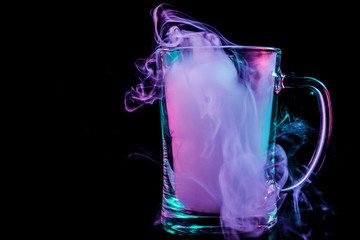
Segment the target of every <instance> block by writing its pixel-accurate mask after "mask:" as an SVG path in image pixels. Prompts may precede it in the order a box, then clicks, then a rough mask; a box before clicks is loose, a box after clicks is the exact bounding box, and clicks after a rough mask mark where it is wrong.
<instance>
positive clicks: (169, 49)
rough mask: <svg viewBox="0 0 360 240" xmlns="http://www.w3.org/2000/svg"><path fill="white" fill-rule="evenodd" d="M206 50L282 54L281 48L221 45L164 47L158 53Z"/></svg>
mask: <svg viewBox="0 0 360 240" xmlns="http://www.w3.org/2000/svg"><path fill="white" fill-rule="evenodd" d="M206 48H235V49H239V50H246V51H265V52H275V53H278V54H281V49H280V48H275V47H264V46H242V45H220V46H192V47H162V48H159V49H158V51H177V50H182V49H206Z"/></svg>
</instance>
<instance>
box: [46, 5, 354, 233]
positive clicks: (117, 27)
mask: <svg viewBox="0 0 360 240" xmlns="http://www.w3.org/2000/svg"><path fill="white" fill-rule="evenodd" d="M168 2H169V3H172V4H173V5H174V6H175V7H176V9H178V10H180V11H183V12H185V13H187V14H188V15H190V16H192V17H194V18H195V19H196V20H198V21H201V22H204V23H208V24H209V25H211V26H213V27H215V28H216V29H218V30H219V31H220V32H221V33H222V34H223V35H224V36H225V37H226V38H227V39H229V40H230V41H232V42H234V43H237V44H240V45H254V46H270V47H277V48H280V49H282V52H283V54H282V64H281V66H282V71H283V72H284V73H285V74H290V73H295V74H298V75H302V76H311V77H315V78H317V79H320V80H321V81H322V82H323V83H324V84H325V85H326V86H327V87H328V89H329V91H330V95H331V98H332V104H333V114H334V128H333V137H332V141H331V145H330V148H329V151H328V157H327V160H326V162H325V165H324V167H323V169H322V170H321V171H320V173H319V175H318V177H317V178H316V180H314V181H315V183H316V184H317V186H318V188H319V189H320V190H321V191H322V192H323V198H324V199H325V201H327V202H328V204H329V206H330V207H331V209H332V210H331V211H332V214H327V216H326V219H322V218H321V220H319V221H317V222H321V224H319V223H317V224H315V225H314V232H315V235H316V237H314V238H313V239H340V238H341V237H340V236H342V234H344V233H345V231H344V230H347V231H348V230H350V231H351V229H352V228H351V227H348V226H346V227H343V224H341V223H343V222H345V221H346V220H347V216H348V215H347V214H348V213H349V211H350V212H351V210H350V208H348V206H349V205H350V206H351V204H352V203H355V200H353V199H355V198H356V197H355V195H354V196H353V195H351V194H354V192H352V191H350V187H347V186H348V184H349V183H350V182H351V179H350V177H351V175H350V174H349V169H348V168H347V167H346V166H348V165H347V164H350V163H353V164H354V163H355V160H356V159H355V157H354V155H355V152H354V151H355V148H354V145H355V143H354V142H355V141H356V138H355V137H354V136H352V134H351V133H353V132H354V130H353V126H354V124H355V122H356V120H355V119H356V118H355V117H353V118H349V117H348V116H349V115H350V114H354V113H353V112H352V111H353V110H354V107H353V105H352V103H355V97H354V95H353V93H355V90H354V89H351V88H350V89H347V90H346V91H345V88H346V80H345V79H343V78H342V77H343V76H342V74H341V73H339V72H338V71H337V70H338V69H337V68H338V62H339V61H340V60H339V58H338V57H337V54H339V51H340V50H339V49H338V48H336V47H334V46H336V44H337V40H336V39H337V38H336V36H338V35H340V32H339V31H338V29H336V28H335V25H336V22H337V21H338V15H333V14H329V13H328V9H327V6H323V5H318V4H315V2H314V3H313V4H306V3H300V2H291V3H289V4H287V5H283V4H282V5H280V4H278V5H277V4H273V3H272V4H265V5H264V4H263V3H261V4H260V3H254V4H249V3H247V4H245V3H241V2H239V3H238V2H237V3H236V4H234V3H231V2H228V1H220V2H218V1H196V4H194V2H195V1H192V2H190V3H189V2H186V1H168ZM159 3H161V2H160V1H143V2H133V3H126V4H120V3H117V4H109V5H107V4H102V5H101V6H100V5H98V4H97V3H94V4H90V3H87V4H84V5H76V6H75V5H59V6H54V7H53V8H52V9H51V10H50V11H48V15H49V17H51V18H52V19H54V20H55V21H54V22H53V23H52V24H51V27H50V28H51V36H50V37H51V38H53V39H54V40H56V44H54V46H51V47H50V48H49V51H50V53H51V54H53V55H55V56H59V58H60V59H61V61H59V63H58V64H57V66H56V70H54V73H53V79H54V80H55V84H56V87H55V90H54V96H55V97H56V102H57V105H56V108H55V109H56V113H55V114H56V124H54V125H53V126H51V127H50V131H52V132H53V135H54V136H57V137H56V141H55V142H54V144H53V145H55V149H54V150H53V151H52V152H51V155H50V158H51V159H54V162H55V164H54V165H53V166H52V167H53V170H52V171H50V174H51V173H52V172H53V173H54V174H55V173H59V172H60V174H58V177H56V181H55V187H54V189H55V190H56V191H54V192H53V199H54V200H55V202H56V204H54V206H53V210H51V213H50V214H51V215H53V216H54V217H55V218H56V219H57V221H58V222H55V223H54V224H51V225H53V226H54V227H55V228H54V230H53V231H52V233H51V234H52V235H63V236H76V237H89V236H95V237H99V238H109V237H110V238H113V239H119V238H120V239H122V238H130V239H144V238H145V237H148V238H151V239H153V238H154V239H155V238H156V239H172V238H175V239H177V238H176V237H172V236H170V235H168V234H166V233H164V232H162V230H161V229H160V228H159V227H158V226H156V222H157V220H158V214H159V209H160V206H161V193H162V166H161V159H162V152H161V151H162V145H161V129H160V118H159V110H158V104H157V102H155V103H154V105H147V106H144V107H142V108H140V109H139V110H137V111H135V112H132V113H128V112H126V111H125V109H124V103H123V101H124V94H125V92H126V91H127V90H129V89H130V87H131V86H135V85H136V84H137V81H138V80H137V78H136V69H135V67H134V62H135V60H136V59H138V58H143V57H147V56H148V55H149V54H150V53H151V47H152V42H153V24H152V19H151V16H150V14H149V11H150V9H152V8H154V7H156V6H157V5H158V4H159ZM201 3H202V4H201ZM52 14H54V15H53V16H52ZM339 15H341V14H340V13H339ZM289 91H290V90H289ZM284 94H285V93H284ZM288 94H289V93H288ZM290 95H291V94H290ZM284 96H285V95H284ZM298 102H299V101H298ZM298 102H297V103H298ZM290 105H291V104H290ZM293 105H294V106H293V107H294V111H295V112H296V111H297V112H298V113H299V114H300V113H304V112H309V111H311V113H310V114H309V113H304V118H306V117H310V118H314V119H315V120H314V119H309V121H310V122H311V121H313V122H316V116H317V113H316V111H317V110H316V109H317V108H316V101H315V100H314V99H313V98H310V100H304V103H303V106H302V107H300V108H301V109H296V106H295V105H297V104H294V103H293ZM314 106H315V108H314ZM354 140H355V141H354ZM310 148H311V147H310ZM345 163H346V164H345ZM353 166H355V165H353ZM154 223H155V226H154ZM326 234H328V235H329V234H330V235H329V236H327V237H326V238H325V235H326ZM278 235H279V236H278V239H287V238H286V237H285V236H281V233H280V234H278Z"/></svg>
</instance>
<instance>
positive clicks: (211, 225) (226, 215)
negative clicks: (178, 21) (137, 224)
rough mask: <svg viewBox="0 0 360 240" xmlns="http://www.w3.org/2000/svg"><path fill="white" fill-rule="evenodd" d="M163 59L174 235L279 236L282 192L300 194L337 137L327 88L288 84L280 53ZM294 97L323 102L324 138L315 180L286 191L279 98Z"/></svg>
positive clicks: (237, 51)
mask: <svg viewBox="0 0 360 240" xmlns="http://www.w3.org/2000/svg"><path fill="white" fill-rule="evenodd" d="M156 54H157V67H158V72H159V74H161V79H162V83H161V88H160V89H161V96H162V98H161V101H160V113H161V126H162V138H163V199H162V209H161V223H162V225H163V227H164V229H165V230H166V231H168V232H170V233H176V234H180V235H199V234H223V233H224V232H225V233H226V232H227V231H233V230H234V229H235V230H236V232H237V233H240V234H241V233H244V234H246V233H254V232H255V233H256V232H260V233H261V232H263V231H267V230H269V229H271V228H272V227H273V226H274V225H275V224H276V222H277V211H278V204H277V202H278V200H279V194H280V192H281V191H282V192H284V191H290V190H292V189H294V188H297V187H300V186H301V185H302V184H303V183H304V182H305V181H306V180H307V179H308V178H309V176H310V175H311V173H312V172H313V170H314V169H315V167H316V166H317V164H318V163H319V162H320V161H321V160H322V159H323V158H324V157H325V149H326V147H327V144H328V140H329V137H330V135H331V129H332V113H331V102H330V96H329V93H328V91H327V89H326V87H325V86H324V85H323V84H322V83H321V82H319V81H318V80H316V79H314V78H309V77H305V78H303V77H286V76H284V75H283V74H282V73H281V70H280V59H281V50H280V49H277V48H270V47H250V46H216V47H214V46H211V47H179V48H162V49H159V50H158V51H157V53H156ZM287 88H308V89H311V90H312V91H313V92H314V93H315V95H316V96H317V100H318V105H319V110H320V130H319V136H318V142H317V147H316V149H315V151H314V154H313V156H312V158H311V160H310V162H309V165H308V169H307V172H305V173H304V174H303V176H302V177H300V178H299V179H298V180H297V181H296V182H295V183H293V185H292V186H287V187H284V184H285V182H286V179H287V176H282V178H281V181H282V182H280V180H279V179H278V178H277V177H276V174H279V173H276V171H278V168H276V167H275V165H276V164H277V163H276V162H275V158H276V155H277V154H278V151H280V150H279V149H278V148H277V145H276V144H275V137H276V114H277V105H278V94H279V93H280V92H281V91H282V89H287ZM285 167H286V168H287V166H285ZM280 174H281V173H280Z"/></svg>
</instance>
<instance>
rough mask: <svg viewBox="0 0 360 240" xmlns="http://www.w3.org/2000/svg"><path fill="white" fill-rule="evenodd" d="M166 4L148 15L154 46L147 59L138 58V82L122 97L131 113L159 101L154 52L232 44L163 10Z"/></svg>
mask: <svg viewBox="0 0 360 240" xmlns="http://www.w3.org/2000/svg"><path fill="white" fill-rule="evenodd" d="M166 6H167V4H160V5H159V6H158V7H156V8H155V9H154V10H152V12H151V15H152V17H153V21H154V26H155V29H154V30H155V31H154V40H155V47H154V49H153V50H154V51H153V53H152V54H151V55H150V56H149V57H148V58H143V59H138V60H137V61H136V62H135V67H136V68H137V70H138V71H139V72H140V73H141V77H140V78H139V80H140V83H139V84H138V85H137V86H136V87H135V88H131V91H128V92H126V94H125V100H124V104H125V108H126V110H127V111H128V112H133V111H135V110H136V109H138V108H139V107H141V106H142V105H144V104H152V103H153V102H154V101H156V100H158V99H161V98H162V97H163V95H162V94H161V92H159V89H160V88H161V87H162V82H161V78H162V75H161V70H159V69H157V68H156V64H157V59H156V51H157V50H158V49H160V48H166V47H193V46H198V47H199V46H221V45H235V44H233V43H232V42H230V41H228V40H227V39H225V38H224V37H223V36H222V35H221V34H220V33H219V32H218V31H217V30H216V29H214V28H213V27H211V26H209V25H207V24H205V23H200V22H198V21H195V20H194V19H192V18H191V17H190V16H188V15H186V14H184V13H182V12H179V11H176V10H173V9H166Z"/></svg>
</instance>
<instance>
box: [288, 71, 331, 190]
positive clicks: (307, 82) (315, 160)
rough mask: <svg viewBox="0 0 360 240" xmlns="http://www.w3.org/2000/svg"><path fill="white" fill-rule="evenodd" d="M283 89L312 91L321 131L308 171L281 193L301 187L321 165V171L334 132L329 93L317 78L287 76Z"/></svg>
mask: <svg viewBox="0 0 360 240" xmlns="http://www.w3.org/2000/svg"><path fill="white" fill-rule="evenodd" d="M282 88H284V89H287V88H307V89H311V90H312V91H313V92H314V93H315V95H316V97H317V102H318V105H319V110H320V131H319V137H318V140H317V146H316V149H315V151H314V154H313V155H312V157H311V160H310V162H309V164H308V169H307V171H306V172H305V173H304V175H303V176H302V177H301V178H299V179H298V180H297V181H296V182H295V183H294V184H293V185H291V186H289V187H286V188H283V189H282V190H281V191H289V190H292V189H294V188H297V187H299V186H301V185H302V184H303V183H304V182H305V181H306V180H307V179H308V178H309V177H310V175H311V173H312V172H313V171H314V169H315V167H316V166H317V165H318V164H319V163H321V164H320V167H319V170H320V168H321V166H322V164H323V162H324V160H325V156H326V150H327V148H328V145H329V142H330V136H331V131H332V110H331V100H330V94H329V91H328V90H327V89H326V87H325V85H324V84H323V83H321V82H320V81H318V80H317V79H315V78H311V77H296V76H286V77H285V78H284V79H283V82H282Z"/></svg>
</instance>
